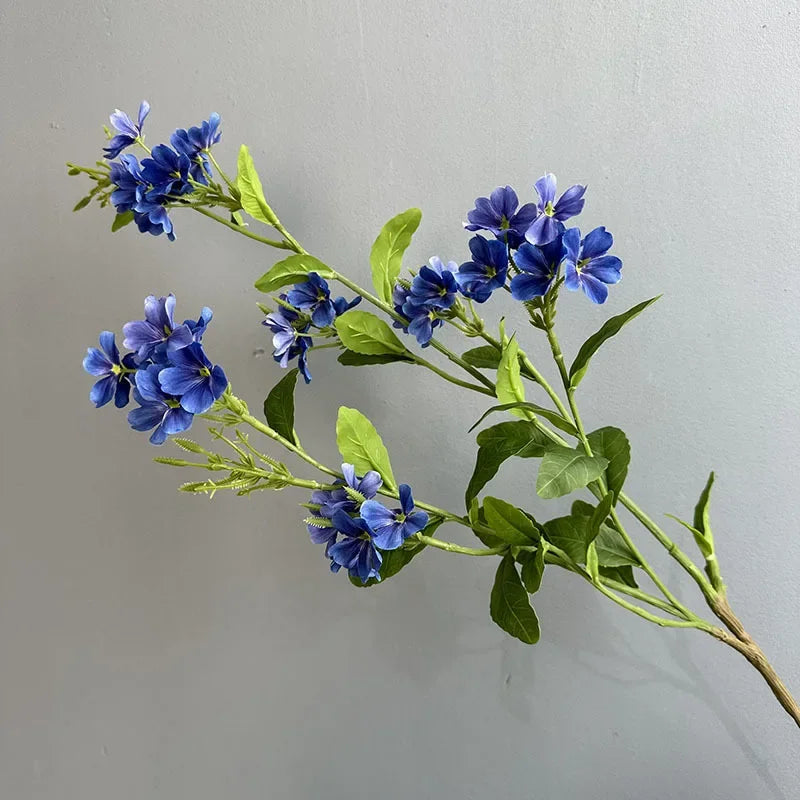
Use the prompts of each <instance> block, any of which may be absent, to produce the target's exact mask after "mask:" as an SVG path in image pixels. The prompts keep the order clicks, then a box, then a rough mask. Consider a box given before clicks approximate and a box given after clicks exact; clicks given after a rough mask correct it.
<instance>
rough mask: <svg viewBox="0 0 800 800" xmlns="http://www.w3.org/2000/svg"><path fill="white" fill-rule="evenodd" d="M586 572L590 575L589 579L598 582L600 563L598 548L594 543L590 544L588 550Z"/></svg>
mask: <svg viewBox="0 0 800 800" xmlns="http://www.w3.org/2000/svg"><path fill="white" fill-rule="evenodd" d="M586 571H587V572H588V573H589V577H590V578H591V579H592V580H593V581H595V582H597V580H598V579H599V577H600V563H599V561H598V560H597V548H596V547H595V546H594V542H590V543H589V546H588V547H587V548H586Z"/></svg>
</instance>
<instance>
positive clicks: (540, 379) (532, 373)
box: [478, 330, 569, 420]
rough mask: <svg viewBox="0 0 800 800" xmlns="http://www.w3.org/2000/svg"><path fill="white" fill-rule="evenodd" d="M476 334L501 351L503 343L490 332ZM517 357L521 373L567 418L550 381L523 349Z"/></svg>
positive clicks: (482, 331) (566, 413) (567, 414)
mask: <svg viewBox="0 0 800 800" xmlns="http://www.w3.org/2000/svg"><path fill="white" fill-rule="evenodd" d="M478 335H479V336H480V337H481V338H482V339H483V340H484V341H485V342H487V343H488V344H490V345H492V347H494V348H495V349H497V350H498V351H500V352H502V350H503V345H502V344H501V342H500V341H499V340H498V339H495V338H494V337H493V336H492V335H491V334H489V333H487V332H486V331H485V330H480V331H479V332H478ZM519 359H520V362H521V364H522V373H523V374H524V375H526V376H527V377H528V378H530V379H531V380H532V381H534V382H535V383H538V384H539V385H540V386H541V387H542V389H544V390H545V392H547V396H548V397H549V398H550V400H552V402H553V405H554V406H555V407H556V409H557V410H558V413H559V414H561V416H562V417H564V419H567V420H568V419H569V411H567V409H566V407H565V406H564V403H563V402H562V400H561V398H560V397H559V396H558V393H557V392H556V390H555V389H554V388H553V387H552V386H551V384H550V382H549V381H548V380H547V378H545V377H544V375H542V373H541V372H539V370H538V369H536V367H535V366H534V364H533V362H532V361H531V360H530V358H528V356H527V354H526V353H525V351H524V350H520V351H519Z"/></svg>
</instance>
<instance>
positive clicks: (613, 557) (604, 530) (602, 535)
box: [572, 495, 641, 569]
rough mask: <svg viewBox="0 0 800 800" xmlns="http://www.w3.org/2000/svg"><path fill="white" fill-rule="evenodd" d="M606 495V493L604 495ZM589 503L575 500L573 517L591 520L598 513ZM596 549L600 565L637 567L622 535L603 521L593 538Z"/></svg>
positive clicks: (634, 558) (638, 564)
mask: <svg viewBox="0 0 800 800" xmlns="http://www.w3.org/2000/svg"><path fill="white" fill-rule="evenodd" d="M606 497H608V495H606ZM600 513H602V512H598V511H597V509H596V508H595V507H594V506H593V505H591V504H590V503H586V502H584V501H583V500H576V501H575V502H574V503H573V504H572V516H573V517H586V518H588V519H590V520H591V518H592V517H593V516H594V515H595V514H598V515H599V514H600ZM604 519H605V518H604ZM594 545H595V548H596V549H597V560H598V561H599V563H600V567H601V568H602V567H609V568H612V569H613V568H618V567H639V566H641V564H640V563H639V559H637V558H636V555H635V554H634V552H633V550H631V549H630V547H629V546H628V544H627V542H626V541H625V540H624V539H623V538H622V535H621V534H620V533H619V531H617V530H616V529H615V528H612V527H611V526H610V525H608V524H607V523H606V522H605V521H604V522H602V523H601V524H600V529H599V531H598V533H597V536H596V537H595V539H594Z"/></svg>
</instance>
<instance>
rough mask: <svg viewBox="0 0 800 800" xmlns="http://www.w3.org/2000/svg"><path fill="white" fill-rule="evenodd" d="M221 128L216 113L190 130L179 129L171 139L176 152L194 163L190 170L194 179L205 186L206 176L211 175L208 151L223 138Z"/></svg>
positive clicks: (206, 182)
mask: <svg viewBox="0 0 800 800" xmlns="http://www.w3.org/2000/svg"><path fill="white" fill-rule="evenodd" d="M219 126H220V116H219V114H217V113H216V112H214V113H213V114H211V115H210V116H209V118H208V119H207V120H203V122H201V123H200V125H193V126H192V127H191V128H189V129H188V130H186V129H185V128H178V129H177V130H176V131H175V132H174V133H173V134H172V136H170V137H169V141H170V144H171V145H172V146H173V147H174V148H175V150H176V151H177V152H178V153H181V154H182V155H185V156H188V158H189V160H190V161H191V162H192V165H191V167H190V168H189V174H190V175H191V176H192V179H193V180H195V181H196V182H197V183H202V184H203V185H207V184H208V180H207V178H206V176H207V175H211V164H210V163H209V159H208V155H207V154H208V151H209V150H211V147H212V146H213V145H215V144H216V143H217V142H218V141H219V140H220V137H221V136H222V133H221V131H220V130H219Z"/></svg>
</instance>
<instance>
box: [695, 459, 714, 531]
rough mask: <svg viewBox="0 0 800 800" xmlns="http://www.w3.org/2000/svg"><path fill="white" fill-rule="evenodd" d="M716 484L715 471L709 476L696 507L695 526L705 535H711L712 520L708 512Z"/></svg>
mask: <svg viewBox="0 0 800 800" xmlns="http://www.w3.org/2000/svg"><path fill="white" fill-rule="evenodd" d="M713 485H714V473H713V472H712V473H711V474H710V475H709V476H708V480H707V481H706V485H705V487H704V488H703V491H702V492H701V494H700V499H699V500H698V501H697V505H696V506H695V508H694V527H695V528H697V530H698V531H700V533H702V534H703V535H704V536H710V535H711V520H710V518H709V512H708V501H709V499H710V498H711V487H712V486H713Z"/></svg>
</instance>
